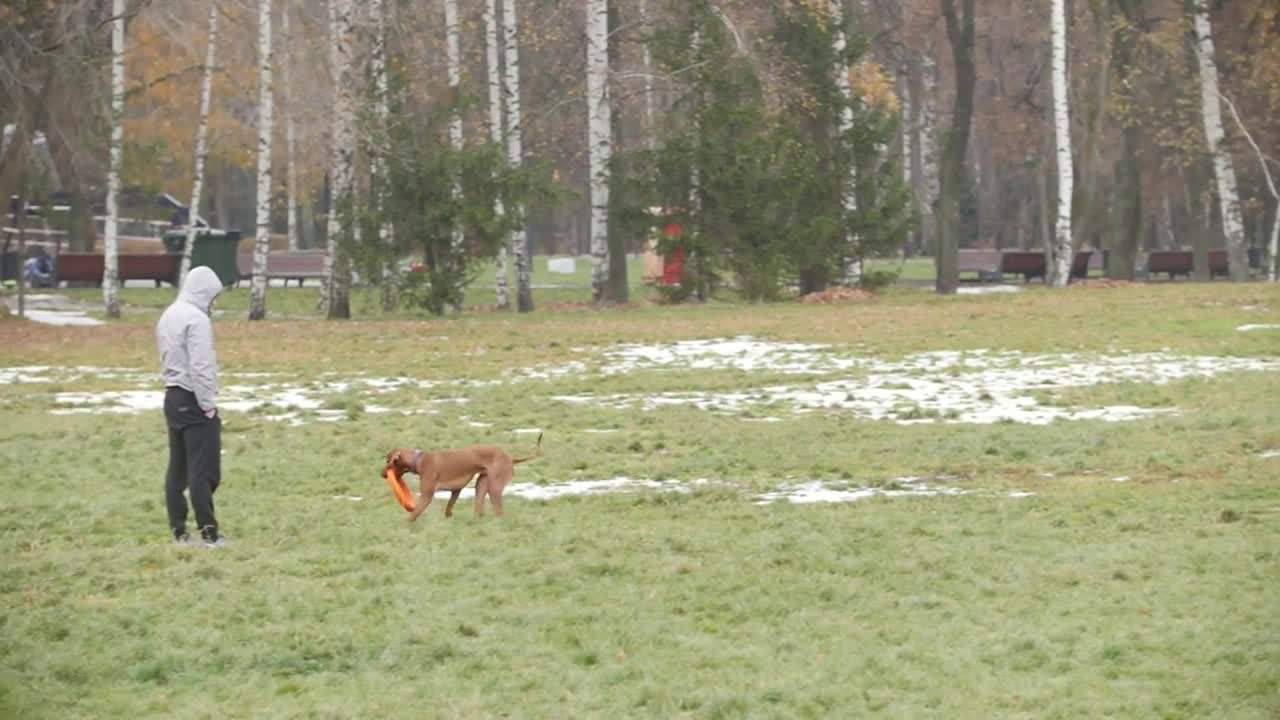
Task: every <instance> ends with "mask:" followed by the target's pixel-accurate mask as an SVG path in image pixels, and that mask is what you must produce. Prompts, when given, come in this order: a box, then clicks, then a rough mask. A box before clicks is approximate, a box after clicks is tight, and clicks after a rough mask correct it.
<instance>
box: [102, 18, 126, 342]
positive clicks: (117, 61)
mask: <svg viewBox="0 0 1280 720" xmlns="http://www.w3.org/2000/svg"><path fill="white" fill-rule="evenodd" d="M111 13H112V16H113V17H114V18H115V19H114V20H112V21H111V160H110V162H111V165H110V169H109V170H108V171H107V222H106V228H105V232H104V233H103V236H104V243H105V244H104V247H103V270H102V304H103V305H104V306H106V313H107V317H111V318H118V317H120V298H119V295H118V294H117V292H116V291H117V289H118V288H117V286H118V285H119V283H120V279H119V278H120V272H119V259H120V258H119V249H120V246H119V242H120V237H119V231H118V229H119V220H120V207H119V198H120V167H121V165H122V163H123V161H124V22H125V0H113V2H112V4H111Z"/></svg>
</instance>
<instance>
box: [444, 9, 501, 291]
mask: <svg viewBox="0 0 1280 720" xmlns="http://www.w3.org/2000/svg"><path fill="white" fill-rule="evenodd" d="M513 1H514V0H513ZM444 34H445V58H446V63H447V65H448V73H449V104H450V108H449V144H450V146H451V147H452V148H453V149H454V151H455V152H457V153H461V152H462V141H463V138H462V109H461V107H460V103H461V102H462V56H461V52H462V51H461V47H462V46H461V41H460V39H459V35H458V0H444ZM461 193H462V188H461V187H459V186H458V184H457V183H454V186H453V195H454V197H457V196H458V195H460V194H461ZM452 241H453V248H452V252H451V253H450V254H449V256H450V258H451V260H450V262H451V263H452V265H451V267H450V268H449V272H450V273H451V274H454V273H457V274H461V273H462V272H463V269H462V268H463V262H462V254H463V252H464V251H465V242H464V238H463V235H462V224H461V222H458V221H455V223H454V227H453V240H452ZM453 311H454V312H455V313H456V312H462V303H461V299H459V301H458V302H456V303H455V304H454V305H453Z"/></svg>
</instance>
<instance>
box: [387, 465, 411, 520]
mask: <svg viewBox="0 0 1280 720" xmlns="http://www.w3.org/2000/svg"><path fill="white" fill-rule="evenodd" d="M387 484H388V485H390V486H391V492H393V493H395V495H396V500H399V501H400V505H401V507H403V508H404V509H405V511H406V512H413V491H412V490H410V489H409V486H408V485H406V484H405V481H404V478H402V477H400V476H399V475H397V474H396V469H395V468H387Z"/></svg>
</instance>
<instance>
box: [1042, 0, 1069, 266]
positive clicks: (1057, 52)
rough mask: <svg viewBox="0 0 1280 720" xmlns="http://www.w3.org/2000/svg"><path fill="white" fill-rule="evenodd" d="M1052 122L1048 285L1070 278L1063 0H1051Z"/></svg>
mask: <svg viewBox="0 0 1280 720" xmlns="http://www.w3.org/2000/svg"><path fill="white" fill-rule="evenodd" d="M1052 24H1053V125H1054V131H1055V133H1054V137H1055V141H1056V142H1055V145H1056V147H1057V167H1058V220H1057V226H1056V227H1055V228H1054V235H1053V244H1052V245H1050V247H1049V278H1048V280H1049V285H1050V286H1052V287H1055V288H1064V287H1066V286H1067V283H1069V282H1070V281H1071V263H1072V260H1073V258H1074V253H1072V251H1071V250H1072V248H1071V198H1072V194H1071V193H1072V181H1073V180H1074V176H1073V174H1072V170H1073V168H1072V166H1071V114H1070V107H1069V106H1068V102H1069V101H1068V99H1067V13H1066V7H1065V2H1064V0H1053V19H1052Z"/></svg>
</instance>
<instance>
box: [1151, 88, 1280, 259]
mask: <svg viewBox="0 0 1280 720" xmlns="http://www.w3.org/2000/svg"><path fill="white" fill-rule="evenodd" d="M1222 101H1223V102H1225V103H1226V104H1227V109H1228V110H1230V111H1231V117H1232V118H1234V119H1235V121H1236V127H1237V128H1239V129H1240V134H1241V135H1244V139H1245V140H1246V141H1247V142H1248V143H1249V147H1251V148H1253V153H1254V155H1256V156H1257V158H1258V165H1259V166H1260V167H1261V168H1262V179H1263V181H1264V182H1266V185H1267V192H1269V193H1271V198H1272V199H1273V200H1275V201H1276V208H1275V213H1274V214H1273V215H1272V217H1271V239H1270V240H1269V241H1267V282H1269V283H1273V282H1276V270H1277V268H1276V253H1277V251H1280V190H1278V189H1276V182H1275V179H1274V178H1272V177H1271V168H1269V167H1267V159H1268V158H1267V156H1266V154H1265V153H1263V152H1262V148H1260V147H1258V142H1257V141H1256V140H1254V139H1253V134H1252V133H1250V132H1249V129H1248V128H1246V127H1245V126H1244V121H1243V120H1241V119H1240V113H1239V112H1238V111H1237V110H1236V105H1235V103H1233V102H1231V99H1230V98H1228V97H1227V96H1226V95H1223V96H1222ZM1168 204H1169V201H1168V198H1166V199H1165V206H1166V207H1168Z"/></svg>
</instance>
